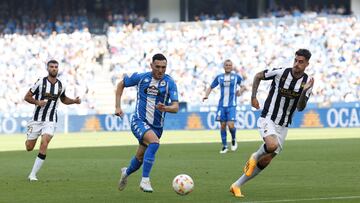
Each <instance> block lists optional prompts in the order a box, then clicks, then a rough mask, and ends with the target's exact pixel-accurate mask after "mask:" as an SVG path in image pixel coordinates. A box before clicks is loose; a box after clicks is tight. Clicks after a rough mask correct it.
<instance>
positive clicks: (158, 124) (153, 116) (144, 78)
mask: <svg viewBox="0 0 360 203" xmlns="http://www.w3.org/2000/svg"><path fill="white" fill-rule="evenodd" d="M135 85H136V86H137V101H136V108H135V116H136V117H137V118H139V119H141V120H143V121H146V122H147V123H148V124H149V125H151V126H153V127H155V128H162V127H163V126H164V118H165V112H161V111H159V110H158V109H156V105H157V104H158V103H159V102H161V103H163V104H165V105H169V104H170V103H171V102H174V101H178V93H177V87H176V84H175V82H174V80H173V79H172V78H171V77H170V76H169V75H167V74H165V76H164V77H163V78H162V79H161V80H156V79H154V78H153V77H152V74H151V72H146V73H133V74H132V75H130V76H127V75H126V76H125V77H124V86H125V87H131V86H135Z"/></svg>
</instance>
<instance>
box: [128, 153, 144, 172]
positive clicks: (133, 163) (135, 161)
mask: <svg viewBox="0 0 360 203" xmlns="http://www.w3.org/2000/svg"><path fill="white" fill-rule="evenodd" d="M141 164H142V162H140V161H139V160H138V159H137V158H136V157H133V158H132V159H131V161H130V165H129V167H128V168H127V169H126V174H127V175H130V174H132V173H134V172H135V171H137V170H138V169H139V168H140V166H141Z"/></svg>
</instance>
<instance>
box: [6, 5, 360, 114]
mask: <svg viewBox="0 0 360 203" xmlns="http://www.w3.org/2000/svg"><path fill="white" fill-rule="evenodd" d="M80 2H81V1H80ZM35 32H36V31H35ZM29 34H30V33H22V32H20V33H17V32H15V34H6V33H5V34H4V33H3V34H1V37H0V46H1V47H2V49H0V56H1V58H2V59H1V60H0V70H1V72H2V74H0V79H1V80H0V87H1V88H0V111H1V112H16V111H21V110H22V109H29V106H28V105H27V104H26V103H25V102H24V101H23V96H24V95H25V93H26V91H27V90H28V88H30V86H31V85H32V84H33V83H34V82H35V81H36V80H37V78H39V77H41V76H45V75H46V66H45V64H46V61H47V60H49V59H52V58H54V59H57V60H58V61H59V62H60V77H61V78H62V79H63V80H64V81H65V83H66V86H67V90H66V91H67V94H68V95H69V96H70V97H72V96H80V97H81V98H82V99H83V103H82V104H81V105H80V106H79V107H76V108H75V109H74V111H72V113H74V112H77V113H98V112H101V109H98V108H99V107H97V105H96V101H94V98H96V94H97V92H96V91H95V90H94V89H95V88H94V87H95V86H97V85H99V84H97V83H96V81H98V80H96V77H97V75H100V74H98V73H99V71H106V75H108V76H109V78H108V82H109V83H111V84H112V86H113V89H115V87H116V84H117V82H118V81H119V80H121V78H122V75H123V74H124V73H132V72H143V71H150V68H149V64H150V60H151V56H152V55H153V54H155V53H158V52H162V53H164V54H165V55H166V56H167V58H168V69H167V73H168V74H169V75H171V76H172V77H173V78H174V79H175V81H176V82H177V85H178V90H179V100H180V101H182V102H187V103H188V105H194V106H195V105H217V101H218V95H219V91H218V89H215V93H213V94H212V95H211V96H210V98H209V101H207V102H206V103H202V97H203V95H204V90H205V89H206V88H207V87H208V86H209V85H210V83H211V82H212V80H213V79H214V78H215V76H216V75H217V74H219V73H222V72H223V68H222V63H223V61H224V60H225V59H231V60H232V61H233V64H234V66H235V72H237V73H239V74H240V75H242V76H243V78H244V79H245V80H244V81H243V84H244V85H245V87H246V88H247V91H246V92H245V93H244V94H243V95H242V96H240V97H239V105H245V104H249V99H250V94H251V92H250V90H251V84H252V78H253V76H254V75H255V74H256V73H257V72H259V71H261V70H264V69H266V68H275V67H291V66H292V63H293V58H294V53H295V51H296V50H297V49H299V48H307V49H309V50H310V51H311V52H312V54H313V56H312V58H311V60H310V66H309V67H308V69H307V72H308V74H309V75H311V76H313V77H314V78H315V86H314V89H313V95H312V98H311V99H310V102H317V103H322V104H326V103H331V102H344V101H345V102H352V101H359V100H360V71H359V70H360V67H359V64H360V22H359V20H358V19H357V18H355V17H328V18H327V17H311V18H286V19H272V18H268V19H257V20H256V19H255V20H232V21H228V20H227V21H201V22H192V23H164V24H148V23H145V24H133V23H130V24H123V23H119V24H116V23H112V24H109V25H108V27H107V33H106V35H93V34H90V32H89V30H88V29H85V28H84V29H75V30H73V32H71V33H68V34H66V33H62V32H52V33H50V34H49V35H37V34H33V35H29ZM102 75H103V74H102ZM264 83H266V82H264ZM269 86H270V83H266V84H265V85H260V89H259V94H258V95H259V99H260V100H264V99H265V97H266V93H267V91H268V88H269ZM110 92H111V94H109V95H108V100H113V99H114V95H113V91H110ZM135 99H136V90H135V89H134V88H130V89H128V90H126V91H125V93H124V96H123V100H124V105H123V108H126V109H128V107H132V106H134V104H135ZM129 109H131V108H129ZM31 110H32V109H31ZM108 113H110V112H108Z"/></svg>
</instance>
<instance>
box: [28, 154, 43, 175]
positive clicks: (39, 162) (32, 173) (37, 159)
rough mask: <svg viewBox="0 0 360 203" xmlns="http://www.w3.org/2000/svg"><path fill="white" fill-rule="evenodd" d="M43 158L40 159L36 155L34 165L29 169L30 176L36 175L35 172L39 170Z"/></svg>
mask: <svg viewBox="0 0 360 203" xmlns="http://www.w3.org/2000/svg"><path fill="white" fill-rule="evenodd" d="M44 161H45V160H44V159H40V158H39V157H36V159H35V162H34V166H33V168H32V170H31V173H30V176H36V174H37V172H38V171H39V170H40V168H41V166H42V165H43V163H44Z"/></svg>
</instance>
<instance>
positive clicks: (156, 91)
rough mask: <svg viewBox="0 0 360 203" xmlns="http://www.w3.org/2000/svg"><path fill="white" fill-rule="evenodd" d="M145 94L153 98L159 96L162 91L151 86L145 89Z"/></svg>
mask: <svg viewBox="0 0 360 203" xmlns="http://www.w3.org/2000/svg"><path fill="white" fill-rule="evenodd" d="M145 94H148V95H152V96H158V95H159V94H160V91H159V89H158V88H157V87H155V86H150V87H148V88H146V89H145Z"/></svg>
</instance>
